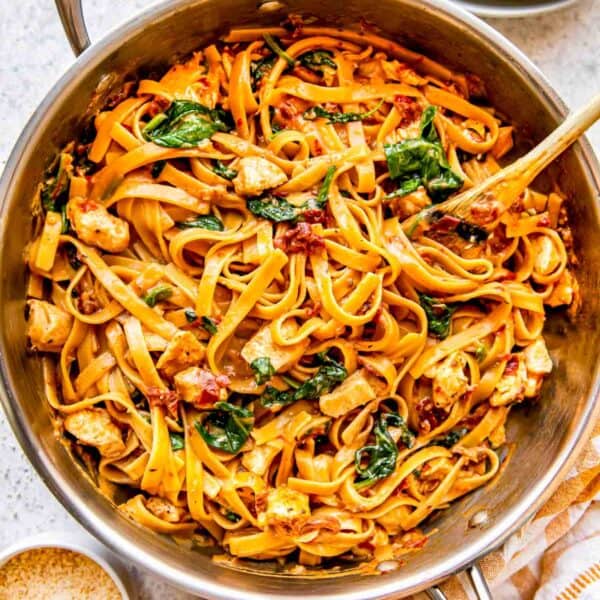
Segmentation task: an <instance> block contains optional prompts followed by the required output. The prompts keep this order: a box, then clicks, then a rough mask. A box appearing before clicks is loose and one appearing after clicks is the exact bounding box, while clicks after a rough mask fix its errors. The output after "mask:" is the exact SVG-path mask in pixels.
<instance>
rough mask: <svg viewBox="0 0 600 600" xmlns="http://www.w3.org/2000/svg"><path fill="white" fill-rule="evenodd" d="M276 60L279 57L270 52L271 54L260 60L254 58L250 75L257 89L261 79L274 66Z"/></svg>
mask: <svg viewBox="0 0 600 600" xmlns="http://www.w3.org/2000/svg"><path fill="white" fill-rule="evenodd" d="M276 60H277V58H276V57H275V56H274V55H272V54H270V55H269V56H265V57H263V58H261V59H260V60H253V61H252V62H251V63H250V75H251V77H252V81H253V83H254V88H255V89H256V86H257V85H258V84H259V83H260V81H261V79H262V78H263V77H264V76H265V75H266V74H267V73H269V71H270V70H271V69H272V68H273V65H274V64H275V61H276Z"/></svg>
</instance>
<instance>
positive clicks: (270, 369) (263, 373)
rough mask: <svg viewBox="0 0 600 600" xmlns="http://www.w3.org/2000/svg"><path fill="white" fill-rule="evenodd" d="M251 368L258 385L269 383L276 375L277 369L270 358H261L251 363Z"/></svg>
mask: <svg viewBox="0 0 600 600" xmlns="http://www.w3.org/2000/svg"><path fill="white" fill-rule="evenodd" d="M250 368H251V369H252V370H253V371H254V378H255V379H256V383H257V384H258V385H262V384H263V383H265V382H267V381H269V379H271V377H273V375H275V367H274V366H273V365H272V364H271V359H270V358H269V357H268V356H261V357H260V358H256V359H254V360H253V361H252V362H251V363H250Z"/></svg>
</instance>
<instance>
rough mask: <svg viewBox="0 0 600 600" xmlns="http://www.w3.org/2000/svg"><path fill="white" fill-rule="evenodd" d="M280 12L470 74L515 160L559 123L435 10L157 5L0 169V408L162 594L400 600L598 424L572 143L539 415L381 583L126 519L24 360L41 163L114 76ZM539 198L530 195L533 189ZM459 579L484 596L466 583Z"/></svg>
mask: <svg viewBox="0 0 600 600" xmlns="http://www.w3.org/2000/svg"><path fill="white" fill-rule="evenodd" d="M57 2H58V5H59V7H60V9H61V14H62V16H63V19H64V22H65V23H66V25H67V31H68V33H69V36H70V40H71V43H72V45H73V47H74V49H75V50H76V51H77V52H80V51H82V50H84V49H85V47H86V45H87V43H88V42H87V35H85V29H84V26H83V19H82V18H81V13H80V10H79V9H80V7H79V5H78V2H77V1H76V0H57ZM107 4H108V3H107ZM289 11H295V12H298V11H303V12H307V13H310V14H312V15H316V16H318V17H319V18H320V19H321V20H323V21H324V22H328V23H335V24H339V25H345V26H351V25H353V24H355V23H357V22H358V21H359V19H360V18H364V19H367V20H368V21H371V22H373V23H375V24H376V25H377V26H379V27H380V28H381V29H382V30H383V31H384V32H386V34H387V35H388V36H390V37H393V38H395V39H399V40H401V41H403V42H404V43H406V44H407V45H409V46H411V47H415V48H417V49H421V50H423V51H424V52H425V53H426V54H428V55H430V56H432V57H435V58H438V59H440V60H441V61H442V62H444V63H446V64H448V65H450V66H454V67H458V68H460V69H462V70H466V71H471V72H473V73H476V74H477V75H479V76H480V77H482V78H483V79H484V80H485V81H486V84H487V88H488V90H489V95H490V100H491V102H492V104H493V105H494V106H496V107H498V108H499V109H500V110H501V111H502V112H503V113H504V114H506V115H509V116H510V118H511V119H512V120H513V121H514V122H515V124H516V125H517V128H518V129H517V131H518V132H520V133H519V140H518V142H519V145H520V148H521V149H524V148H525V147H526V146H527V145H528V144H529V143H531V142H534V141H539V140H540V139H541V138H542V137H544V136H545V135H546V134H547V133H548V132H549V131H550V130H551V129H553V128H554V127H555V126H556V124H557V123H558V122H560V121H561V120H562V118H563V117H564V114H565V107H564V105H563V104H562V102H561V101H560V100H559V98H558V97H557V96H556V94H555V93H554V92H553V90H552V89H551V88H550V86H549V85H548V83H547V81H546V80H545V79H544V78H543V76H542V75H541V74H540V73H539V72H538V71H537V70H536V68H535V67H534V66H533V65H532V64H531V63H530V62H529V61H528V60H527V58H526V57H525V56H523V55H522V54H521V53H520V52H519V51H518V50H517V49H516V48H515V47H514V46H512V45H511V44H510V43H509V42H507V41H506V40H505V39H504V38H503V37H502V36H500V35H499V34H498V33H496V32H494V31H493V30H492V29H490V28H489V27H488V26H486V25H485V24H484V23H483V22H481V21H479V20H478V19H476V18H475V17H472V16H471V15H469V14H467V13H465V12H462V11H461V10H459V9H457V8H456V6H455V5H452V4H450V3H449V2H445V1H443V0H380V1H379V2H377V3H374V2H366V1H364V0H346V1H342V0H333V1H329V2H322V1H317V0H306V1H302V0H289V1H287V2H285V3H282V2H267V3H263V5H262V8H257V5H256V3H255V1H254V0H170V1H168V2H163V3H162V4H159V5H157V6H155V7H152V8H150V9H148V10H146V11H145V12H144V13H142V14H141V15H139V16H137V17H136V18H134V19H132V20H131V21H129V22H128V23H126V24H125V25H123V26H121V27H119V28H118V29H116V30H114V31H113V32H111V33H110V34H109V35H108V36H106V37H105V38H104V39H102V40H101V41H100V42H98V43H96V44H95V45H94V46H90V47H89V48H88V49H87V50H85V52H83V53H82V54H81V56H80V57H79V58H78V59H77V60H76V61H75V62H74V64H73V66H72V67H71V68H70V69H69V70H68V71H67V73H66V74H65V75H64V76H63V77H62V79H61V80H60V81H59V82H58V83H57V84H56V85H55V86H54V88H53V89H52V90H51V92H50V93H49V94H48V96H47V97H46V98H45V100H44V101H43V102H42V103H41V105H40V106H39V108H38V109H37V111H36V112H35V113H34V115H33V117H32V118H31V120H30V122H29V123H28V124H27V126H26V128H25V130H24V131H23V133H22V135H21V137H20V139H19V141H18V142H17V144H16V146H15V148H14V150H13V152H12V154H11V157H10V159H9V161H8V163H7V165H6V168H5V171H4V174H3V177H2V180H1V181H0V200H1V202H2V205H1V208H0V226H1V235H2V247H1V248H0V272H1V273H2V277H1V278H0V319H1V322H2V328H1V331H0V375H1V379H2V386H1V388H2V389H1V390H0V396H1V400H2V404H3V405H4V408H5V411H6V414H7V416H8V418H9V420H10V422H11V425H12V427H13V429H14V431H15V433H16V435H17V437H18V439H19V441H20V443H21V445H22V446H23V448H24V450H25V452H26V453H27V455H28V457H29V459H30V460H31V462H32V463H33V465H34V466H35V467H36V469H37V470H38V472H39V473H40V476H41V477H42V478H43V479H44V481H45V482H46V484H47V485H48V487H49V488H50V489H51V490H52V491H53V492H54V493H55V495H56V496H57V497H58V498H59V500H60V501H61V502H62V503H63V504H64V506H65V507H66V508H67V509H68V510H69V511H70V512H71V513H72V514H73V515H74V516H75V517H76V518H77V519H78V520H79V521H81V522H82V523H83V524H84V525H85V527H87V529H88V530H89V531H90V532H92V533H93V534H94V535H96V536H97V537H98V538H99V539H101V540H102V541H103V542H105V543H106V544H107V545H108V546H110V547H111V548H112V549H114V550H115V551H117V552H119V553H120V554H121V555H122V556H124V557H126V558H128V559H129V560H131V561H134V562H136V563H137V564H139V565H140V566H142V567H144V568H146V569H149V570H151V571H154V572H155V573H158V574H160V575H162V576H163V577H166V578H168V579H169V580H170V581H172V582H173V583H175V584H176V585H179V586H180V587H182V588H185V589H187V590H189V591H192V592H196V593H198V594H201V595H202V596H204V597H205V598H214V599H231V598H248V599H252V600H259V599H261V600H262V599H284V598H300V597H304V598H323V599H324V598H328V599H335V600H342V598H343V599H345V600H369V599H374V598H398V597H401V596H403V595H405V594H409V593H413V592H415V591H418V590H423V589H426V588H431V587H432V586H434V585H435V584H436V583H438V582H439V581H441V580H442V579H444V578H445V577H447V576H448V575H450V574H452V573H456V572H459V571H461V570H464V569H467V568H470V567H471V566H472V565H474V564H475V563H476V561H477V560H479V559H480V558H481V557H482V556H484V555H485V554H486V553H488V552H489V551H491V550H492V549H494V548H496V547H498V546H499V545H500V544H502V542H503V541H504V540H506V539H507V537H508V536H510V535H511V534H512V533H514V532H515V531H516V530H517V529H518V528H519V527H520V526H522V525H523V524H524V523H525V521H526V520H527V519H528V518H529V517H530V516H531V515H532V514H533V513H534V511H535V510H536V509H537V508H539V507H540V506H541V505H542V503H543V502H544V500H545V499H546V498H547V497H548V496H549V494H550V493H551V492H552V490H553V489H554V488H555V487H556V485H558V483H559V481H560V479H561V478H562V477H564V475H565V474H566V473H567V472H568V469H569V467H570V465H571V464H572V461H573V460H574V458H575V456H576V454H577V451H578V449H579V448H581V446H582V444H583V443H584V439H585V436H586V434H587V433H588V432H589V431H590V430H591V427H592V424H593V421H594V419H595V418H596V416H597V414H598V410H597V408H596V398H597V395H598V391H599V387H600V373H599V360H598V357H597V349H598V348H599V347H600V345H599V342H600V329H599V326H600V296H599V294H598V291H599V289H600V276H599V271H598V268H597V265H600V245H599V244H598V242H597V240H598V239H600V204H599V201H598V189H599V188H600V168H599V166H598V163H597V162H596V160H595V158H594V156H593V153H592V151H591V149H590V147H589V145H588V144H587V142H585V140H583V141H581V142H580V143H578V144H577V145H576V146H574V147H573V148H572V149H571V150H570V151H569V152H567V153H566V154H565V155H564V156H563V157H561V159H560V162H559V163H558V164H557V165H554V166H553V168H552V169H551V171H552V172H553V173H552V174H553V176H556V178H557V179H558V181H559V182H560V185H561V187H562V188H563V190H564V191H565V192H567V193H568V194H569V195H570V197H571V199H572V201H571V203H570V207H571V220H572V224H573V227H574V235H575V240H576V252H577V255H578V256H579V258H580V265H579V269H578V273H577V275H578V278H579V281H580V285H581V289H582V295H583V310H582V312H581V314H580V316H579V318H578V320H577V321H576V322H575V323H569V322H568V321H566V320H565V319H564V318H563V316H562V315H560V314H555V315H553V316H552V317H551V318H550V319H549V323H548V339H549V346H550V348H551V353H552V356H553V358H554V360H555V362H556V369H555V371H554V373H553V375H552V376H551V378H550V379H549V380H548V381H547V382H546V384H545V386H544V389H543V395H542V399H541V401H540V403H539V405H538V406H537V407H536V408H534V409H533V410H531V411H530V413H529V414H528V415H525V414H524V412H523V411H516V413H515V414H514V416H513V417H512V419H511V426H510V428H509V439H510V440H511V441H514V442H516V449H515V453H514V456H513V457H512V460H511V461H510V462H509V464H508V467H507V469H506V471H505V473H504V474H503V476H502V478H501V479H500V480H499V481H498V482H497V483H496V484H495V485H494V486H493V487H488V488H485V489H482V490H479V491H477V492H475V493H473V494H471V495H469V496H468V497H466V498H464V499H463V500H461V501H460V502H458V503H456V504H455V505H454V506H453V507H452V508H451V509H449V510H448V511H445V513H444V514H443V515H440V517H439V518H438V519H436V520H435V522H434V523H432V524H431V527H435V528H436V529H437V530H438V532H437V533H436V534H435V535H434V536H432V537H431V540H430V542H429V543H428V545H427V548H426V549H425V551H423V552H421V553H417V554H415V555H411V556H409V557H408V559H407V564H406V565H404V566H403V567H402V568H401V569H399V570H396V571H394V572H391V573H388V574H386V575H385V576H381V577H364V576H358V575H354V574H348V573H346V574H344V572H343V570H340V571H337V572H328V573H323V575H327V576H326V577H320V578H318V579H315V578H314V577H313V578H310V577H291V576H285V577H284V576H281V575H280V574H279V573H278V572H277V569H276V567H275V566H273V565H260V564H251V563H247V564H245V565H244V568H243V569H239V570H233V569H230V568H225V567H222V566H219V565H217V564H215V563H214V562H211V560H210V559H209V558H208V557H207V556H205V555H203V554H202V553H201V552H199V551H195V550H190V549H186V548H183V547H180V546H177V545H175V544H174V543H173V542H172V541H170V540H168V539H166V538H164V537H161V536H159V535H156V534H154V533H152V532H150V531H147V530H144V529H142V528H141V527H139V526H137V525H136V524H134V523H132V522H130V521H128V520H126V519H125V518H124V517H123V516H121V515H120V514H119V512H118V511H116V510H115V509H114V506H112V505H111V504H110V503H109V502H108V501H107V500H106V499H105V498H104V497H103V496H102V495H101V494H99V493H98V492H97V490H96V487H95V485H94V483H93V481H91V480H90V479H89V478H88V477H87V476H85V475H84V472H83V471H82V469H81V468H80V467H79V466H78V465H77V464H76V463H75V462H74V461H73V459H72V457H71V456H70V455H69V453H68V452H67V450H66V449H65V447H64V446H63V445H62V444H61V443H60V441H59V439H58V438H57V436H56V434H55V432H54V430H53V427H52V420H51V415H50V412H49V410H48V408H47V405H46V402H45V400H44V398H43V391H42V385H41V371H40V365H39V363H38V361H37V360H35V359H32V358H31V357H30V356H28V355H27V353H26V346H25V320H24V316H23V314H24V313H23V308H24V297H25V281H26V280H25V267H24V263H23V259H22V256H23V249H24V246H25V244H26V242H27V240H28V239H29V236H30V227H31V217H30V214H29V209H28V207H29V199H30V198H31V196H32V194H33V191H34V189H35V186H36V184H37V182H38V181H39V180H40V178H41V177H42V173H43V170H44V168H45V166H46V165H47V163H48V162H49V160H50V158H51V157H52V155H53V154H54V152H55V151H56V150H57V149H58V148H60V146H61V145H62V144H64V143H65V142H66V141H68V140H69V139H71V138H72V137H74V136H75V135H76V134H77V132H78V131H79V130H80V128H81V126H82V118H81V117H82V115H84V114H86V113H87V111H88V110H89V109H90V104H91V105H92V108H93V107H94V106H96V107H99V106H101V105H102V103H103V100H104V99H105V98H106V97H107V96H108V95H109V94H110V92H111V90H113V89H115V88H117V87H118V86H119V84H120V82H122V81H123V79H125V78H126V77H127V76H128V75H131V74H134V73H136V72H139V71H140V70H141V69H153V68H160V67H161V65H166V64H168V63H169V62H170V61H172V60H173V59H174V58H176V56H177V55H183V54H185V53H187V52H189V51H190V50H192V49H195V48H198V47H200V46H202V45H204V44H206V43H208V42H210V41H212V40H214V39H215V38H216V37H217V36H218V35H220V34H221V33H223V32H224V31H225V30H226V29H227V28H228V27H229V26H231V25H242V24H255V25H256V24H265V25H267V24H275V23H277V22H279V21H280V20H281V19H282V17H283V16H284V15H285V14H286V13H287V12H289ZM547 185H548V181H544V180H541V181H540V182H539V186H540V187H541V188H544V186H547ZM482 511H483V512H482ZM482 515H485V516H486V518H485V519H483V520H482V519H481V516H482ZM474 516H476V519H473V517H474ZM473 523H478V525H477V526H472V525H473ZM471 573H472V575H473V577H474V579H475V581H476V583H478V584H479V586H480V590H481V592H480V593H481V594H482V595H483V594H485V589H484V588H483V586H481V580H480V579H479V576H478V572H477V570H471ZM438 593H439V592H438V591H437V590H435V589H434V590H433V591H431V594H433V595H434V596H435V595H436V594H438ZM437 597H441V596H439V595H438V596H437Z"/></svg>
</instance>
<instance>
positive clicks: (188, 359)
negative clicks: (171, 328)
mask: <svg viewBox="0 0 600 600" xmlns="http://www.w3.org/2000/svg"><path fill="white" fill-rule="evenodd" d="M203 358H204V346H203V345H202V344H201V343H200V342H199V341H198V340H197V339H196V338H195V337H194V335H193V334H192V333H191V332H189V331H178V332H177V333H176V334H175V336H174V337H173V339H172V340H171V341H170V342H169V343H168V345H167V348H166V350H165V351H164V352H163V353H162V354H161V355H160V358H159V359H158V361H157V363H156V366H157V368H158V369H160V370H161V371H162V372H163V373H164V374H165V375H166V376H167V377H172V376H173V375H175V373H178V372H179V371H183V370H184V369H186V368H187V367H191V366H194V365H198V364H199V363H200V361H201V360H202V359H203Z"/></svg>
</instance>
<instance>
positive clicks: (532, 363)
mask: <svg viewBox="0 0 600 600" xmlns="http://www.w3.org/2000/svg"><path fill="white" fill-rule="evenodd" d="M523 356H524V357H525V365H526V366H527V371H528V372H530V373H535V374H536V375H546V374H548V373H550V371H552V359H551V358H550V354H548V348H546V342H544V339H543V338H538V339H537V340H535V342H533V344H529V346H527V348H525V350H523Z"/></svg>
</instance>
